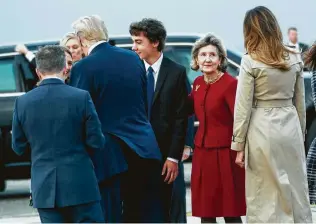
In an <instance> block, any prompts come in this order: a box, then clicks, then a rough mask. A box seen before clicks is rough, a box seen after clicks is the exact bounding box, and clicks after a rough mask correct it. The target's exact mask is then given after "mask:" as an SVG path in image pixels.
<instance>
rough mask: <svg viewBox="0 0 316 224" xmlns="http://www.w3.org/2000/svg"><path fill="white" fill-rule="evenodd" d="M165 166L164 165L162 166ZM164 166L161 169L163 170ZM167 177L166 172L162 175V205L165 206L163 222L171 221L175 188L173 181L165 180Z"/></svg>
mask: <svg viewBox="0 0 316 224" xmlns="http://www.w3.org/2000/svg"><path fill="white" fill-rule="evenodd" d="M162 167H163V166H162ZM162 167H161V171H160V172H162ZM165 178H166V174H165V175H164V176H161V179H160V180H161V191H162V197H161V199H162V207H163V218H164V220H163V222H164V223H168V222H171V219H170V211H171V198H172V190H173V183H171V184H168V182H164V180H165Z"/></svg>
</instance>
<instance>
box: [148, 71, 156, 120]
mask: <svg viewBox="0 0 316 224" xmlns="http://www.w3.org/2000/svg"><path fill="white" fill-rule="evenodd" d="M154 92H155V78H154V70H153V68H152V67H149V68H148V72H147V105H148V118H150V112H151V106H152V102H153V97H154Z"/></svg>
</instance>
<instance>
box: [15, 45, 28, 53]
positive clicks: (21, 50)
mask: <svg viewBox="0 0 316 224" xmlns="http://www.w3.org/2000/svg"><path fill="white" fill-rule="evenodd" d="M15 51H16V52H19V53H20V54H24V55H26V53H27V52H28V51H29V50H28V49H27V48H26V46H25V45H24V44H18V45H16V47H15Z"/></svg>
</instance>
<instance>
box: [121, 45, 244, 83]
mask: <svg viewBox="0 0 316 224" xmlns="http://www.w3.org/2000/svg"><path fill="white" fill-rule="evenodd" d="M127 49H130V50H131V48H127ZM191 51H192V46H166V47H165V49H164V55H165V56H166V57H168V58H170V59H171V60H173V61H175V62H177V63H178V64H180V65H183V66H184V67H185V68H186V72H187V76H188V80H189V82H190V84H191V85H192V84H193V81H194V80H195V79H196V77H198V76H200V75H201V72H200V71H194V70H192V69H191V66H190V63H191ZM227 72H228V73H229V74H231V75H232V76H235V77H236V76H238V74H239V68H238V67H236V66H235V65H234V64H232V63H230V62H229V61H228V66H227Z"/></svg>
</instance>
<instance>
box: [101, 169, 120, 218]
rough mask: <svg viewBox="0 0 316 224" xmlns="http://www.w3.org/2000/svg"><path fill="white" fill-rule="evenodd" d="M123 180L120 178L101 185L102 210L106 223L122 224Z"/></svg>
mask: <svg viewBox="0 0 316 224" xmlns="http://www.w3.org/2000/svg"><path fill="white" fill-rule="evenodd" d="M120 187H121V180H120V176H119V175H117V176H114V177H112V178H111V179H109V180H107V181H104V182H102V183H101V184H99V188H100V194H101V197H102V200H101V202H100V203H101V208H102V211H103V215H104V221H105V222H106V223H120V222H121V220H122V199H121V189H120Z"/></svg>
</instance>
